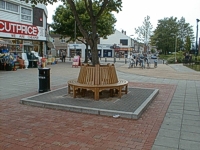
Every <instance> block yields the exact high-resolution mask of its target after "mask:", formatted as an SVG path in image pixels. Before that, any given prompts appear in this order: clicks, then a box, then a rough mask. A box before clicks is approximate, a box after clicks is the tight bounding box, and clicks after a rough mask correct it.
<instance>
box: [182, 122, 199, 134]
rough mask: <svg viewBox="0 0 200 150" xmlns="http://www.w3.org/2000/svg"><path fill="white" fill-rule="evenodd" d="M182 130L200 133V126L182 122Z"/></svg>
mask: <svg viewBox="0 0 200 150" xmlns="http://www.w3.org/2000/svg"><path fill="white" fill-rule="evenodd" d="M181 131H186V132H193V133H199V134H200V128H199V126H191V125H186V124H182V128H181Z"/></svg>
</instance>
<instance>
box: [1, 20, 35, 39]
mask: <svg viewBox="0 0 200 150" xmlns="http://www.w3.org/2000/svg"><path fill="white" fill-rule="evenodd" d="M0 32H6V33H12V34H24V35H30V36H38V33H39V30H38V28H37V26H33V25H28V24H21V23H15V22H9V21H5V20H0Z"/></svg>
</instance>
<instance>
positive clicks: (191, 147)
mask: <svg viewBox="0 0 200 150" xmlns="http://www.w3.org/2000/svg"><path fill="white" fill-rule="evenodd" d="M199 148H200V142H195V141H190V140H182V139H181V140H180V144H179V149H180V150H199Z"/></svg>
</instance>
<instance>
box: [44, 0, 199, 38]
mask: <svg viewBox="0 0 200 150" xmlns="http://www.w3.org/2000/svg"><path fill="white" fill-rule="evenodd" d="M60 4H62V3H61V2H58V3H55V4H54V5H48V6H47V9H48V23H52V15H53V14H54V13H55V10H56V7H58V6H59V5H60ZM114 15H115V17H116V19H117V23H116V26H115V27H116V29H117V30H119V31H121V30H124V31H126V33H127V35H128V36H130V35H134V34H135V28H137V27H139V26H142V23H143V21H144V18H145V17H146V16H147V15H148V16H150V22H151V24H152V25H153V28H154V29H155V28H156V26H157V23H158V20H160V19H164V18H165V17H171V16H173V17H177V18H178V19H180V18H181V17H184V18H185V20H186V23H189V24H190V25H192V26H193V30H194V36H195V37H196V27H197V21H196V19H197V18H198V19H200V0H138V1H136V0H123V8H122V11H120V12H119V13H118V14H116V13H114ZM199 28H200V22H199ZM198 31H199V32H198V37H200V30H198Z"/></svg>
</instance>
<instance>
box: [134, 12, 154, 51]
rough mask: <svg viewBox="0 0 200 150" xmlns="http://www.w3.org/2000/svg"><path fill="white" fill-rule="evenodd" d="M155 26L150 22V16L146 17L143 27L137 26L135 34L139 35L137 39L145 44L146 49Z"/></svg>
mask: <svg viewBox="0 0 200 150" xmlns="http://www.w3.org/2000/svg"><path fill="white" fill-rule="evenodd" d="M152 29H153V26H152V24H151V22H150V17H149V16H147V17H145V18H144V22H143V25H142V26H141V27H138V28H135V34H137V35H138V37H137V40H138V41H139V42H143V43H144V44H145V51H146V50H147V49H148V44H149V40H150V36H151V35H152Z"/></svg>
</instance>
